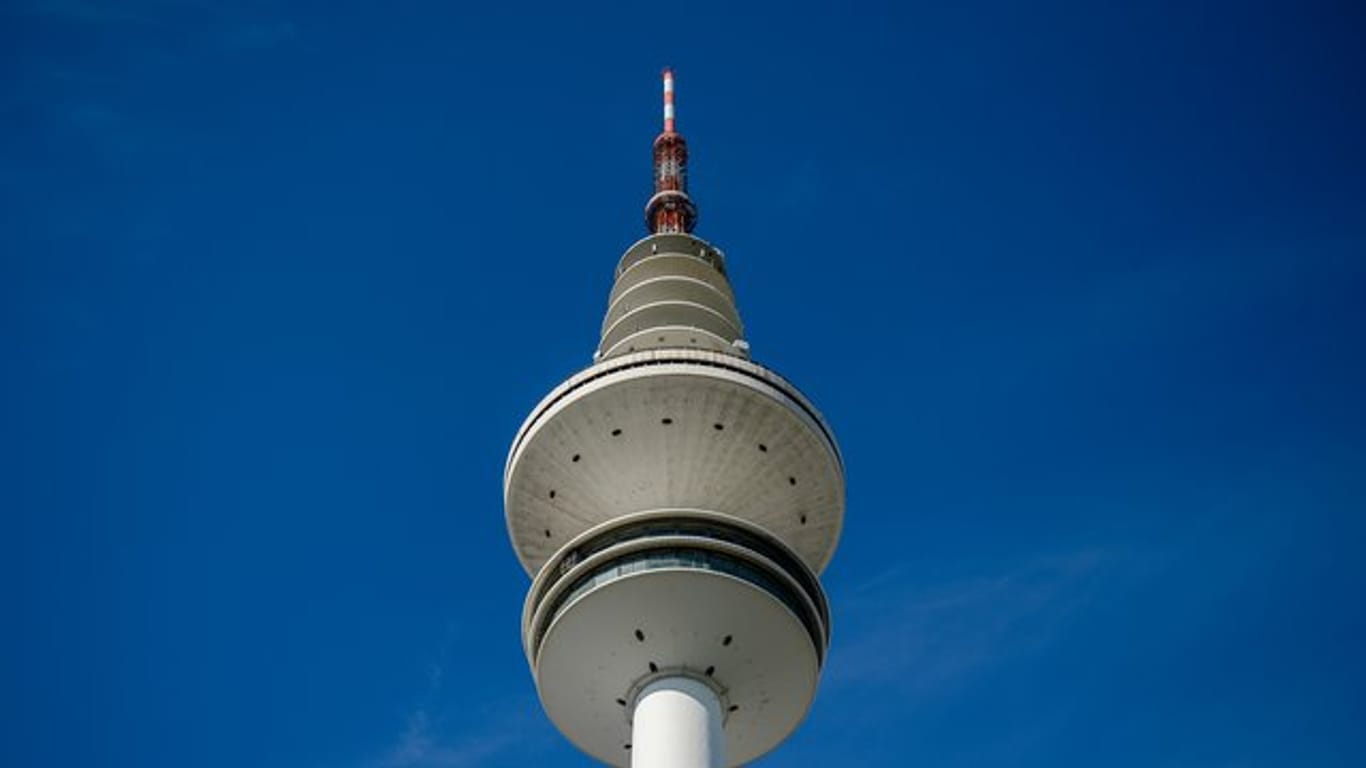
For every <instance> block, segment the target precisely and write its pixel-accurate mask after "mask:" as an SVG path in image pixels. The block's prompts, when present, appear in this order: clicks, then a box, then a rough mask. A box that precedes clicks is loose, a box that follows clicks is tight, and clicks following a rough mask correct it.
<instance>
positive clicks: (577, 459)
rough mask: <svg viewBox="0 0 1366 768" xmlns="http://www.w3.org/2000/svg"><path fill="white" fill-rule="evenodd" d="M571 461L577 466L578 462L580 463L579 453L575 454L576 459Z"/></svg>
mask: <svg viewBox="0 0 1366 768" xmlns="http://www.w3.org/2000/svg"><path fill="white" fill-rule="evenodd" d="M570 461H572V462H574V463H575V464H577V463H578V461H579V455H578V454H577V453H576V454H574V458H572V459H570Z"/></svg>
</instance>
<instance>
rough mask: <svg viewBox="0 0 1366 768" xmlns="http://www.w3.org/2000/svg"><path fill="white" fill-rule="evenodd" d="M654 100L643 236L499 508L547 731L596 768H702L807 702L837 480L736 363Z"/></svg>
mask: <svg viewBox="0 0 1366 768" xmlns="http://www.w3.org/2000/svg"><path fill="white" fill-rule="evenodd" d="M673 97H674V88H673V74H672V73H671V72H670V71H669V70H665V71H664V131H663V132H662V133H661V134H660V135H659V136H658V138H656V139H655V141H654V195H653V196H652V197H651V198H650V200H649V202H648V203H646V205H645V221H646V226H647V229H648V231H649V234H648V235H647V236H646V237H645V238H644V239H642V240H640V241H639V242H637V243H636V244H635V245H632V246H631V247H630V248H628V249H627V250H626V253H625V254H624V255H623V256H622V257H621V260H620V261H619V262H618V263H617V268H616V280H615V282H614V284H613V286H612V291H611V295H610V296H609V297H608V304H607V316H606V318H605V319H604V320H603V323H602V338H601V340H600V342H599V344H598V349H597V352H596V353H595V354H594V356H593V360H594V362H593V364H592V365H591V366H589V367H588V368H587V369H585V370H583V371H580V372H579V373H576V374H574V375H573V376H570V377H569V379H568V380H566V381H565V382H564V383H563V384H560V385H559V386H558V387H556V388H555V389H554V390H553V391H552V392H551V393H550V394H549V395H547V396H546V397H545V399H543V400H542V401H541V402H540V404H539V405H537V406H536V407H535V409H534V410H532V412H531V415H530V416H528V417H527V419H526V422H525V423H523V424H522V428H521V429H520V430H519V431H518V432H517V436H516V438H515V439H514V440H513V443H512V449H511V451H510V453H509V455H508V461H507V467H506V470H505V473H504V478H503V500H504V505H505V507H506V514H507V526H508V534H509V536H510V537H511V538H512V544H513V546H514V547H515V548H516V550H517V556H518V558H520V560H521V562H522V565H523V566H524V567H525V568H526V570H527V573H528V574H531V575H532V576H533V582H532V585H531V590H530V592H529V593H528V594H527V598H526V604H525V607H524V608H523V611H522V643H523V646H524V648H525V650H526V655H527V660H528V661H529V662H530V664H531V671H532V674H533V675H534V676H535V679H536V687H537V690H538V691H539V693H540V698H541V703H542V705H543V706H544V707H545V711H546V714H548V715H549V716H550V719H551V720H552V721H553V722H554V723H555V726H556V727H557V728H559V730H560V731H561V732H562V733H564V735H565V736H566V737H568V739H569V740H570V741H571V742H573V743H574V744H575V746H577V747H578V748H579V749H581V750H583V751H584V752H586V753H587V754H589V755H590V756H592V757H593V758H595V759H597V760H600V761H602V762H604V763H607V764H610V765H617V766H626V765H628V764H629V765H631V766H633V767H634V768H719V767H720V766H730V765H738V764H741V763H748V762H750V761H752V760H755V759H757V758H759V757H760V756H762V755H764V754H766V753H768V752H769V751H770V750H772V749H773V748H774V747H776V746H777V745H778V744H780V743H781V742H782V741H783V740H784V739H785V738H787V736H788V735H789V734H791V733H792V731H793V730H794V729H796V727H797V726H798V724H800V723H801V721H802V719H803V718H804V717H805V715H806V712H807V709H808V708H809V707H810V705H811V701H812V698H813V697H814V696H815V693H816V683H817V679H818V677H819V674H820V670H821V665H822V663H823V662H824V660H825V654H826V649H827V648H828V646H829V640H830V611H829V608H828V606H827V604H826V599H825V593H824V591H823V590H822V589H821V584H820V581H819V580H818V579H817V576H816V575H817V574H818V573H819V572H820V571H821V570H823V569H824V568H825V565H826V563H827V562H828V561H829V560H830V557H831V555H832V554H833V553H834V550H835V545H836V543H837V541H838V540H839V535H840V527H841V524H842V522H843V518H844V469H843V464H842V462H841V459H840V454H839V449H838V448H837V447H836V445H835V440H834V436H833V435H832V434H831V432H830V428H829V427H828V426H827V425H826V423H825V421H824V420H823V419H822V418H821V416H820V414H819V413H818V412H817V411H816V409H815V407H813V406H812V405H811V403H810V402H809V401H808V400H807V399H806V398H805V397H803V396H802V394H801V393H800V392H799V391H797V389H796V387H794V386H792V385H791V384H789V383H788V382H787V381H786V380H785V379H783V378H782V377H781V376H779V375H777V374H776V373H774V372H772V371H770V370H769V369H767V368H765V367H763V366H761V365H758V364H756V363H754V362H752V361H751V360H750V359H749V344H748V343H747V342H746V341H745V340H744V334H743V329H742V326H741V324H740V316H739V313H738V312H737V310H736V306H735V297H734V294H733V293H732V292H731V287H730V282H729V281H728V280H727V278H726V261H725V257H724V256H723V255H722V253H721V251H720V250H719V249H717V248H716V247H715V246H713V245H711V244H709V243H707V242H705V241H703V240H701V239H699V238H697V237H694V236H693V235H692V234H691V232H692V229H693V226H694V224H696V222H697V208H696V206H695V205H694V204H693V201H692V199H691V198H690V197H688V177H687V165H688V145H687V143H686V142H685V141H684V140H683V137H682V136H681V135H680V134H678V133H677V132H676V131H675V130H674V104H673Z"/></svg>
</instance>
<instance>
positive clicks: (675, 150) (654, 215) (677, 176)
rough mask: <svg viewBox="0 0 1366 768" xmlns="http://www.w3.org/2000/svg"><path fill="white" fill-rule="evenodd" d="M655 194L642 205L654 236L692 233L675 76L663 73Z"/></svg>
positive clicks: (693, 212)
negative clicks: (676, 111)
mask: <svg viewBox="0 0 1366 768" xmlns="http://www.w3.org/2000/svg"><path fill="white" fill-rule="evenodd" d="M654 156H655V193H654V196H653V197H651V198H650V201H649V202H648V203H646V204H645V227H646V229H648V230H649V231H650V232H651V233H653V234H657V235H658V234H663V233H667V232H691V231H692V228H693V226H694V225H696V224H697V206H696V205H693V201H692V198H690V197H688V143H687V142H686V141H684V140H683V136H682V135H681V134H679V133H678V132H677V131H675V130H674V73H673V70H672V69H665V70H664V132H663V133H661V134H659V136H658V137H657V138H656V139H655V145H654Z"/></svg>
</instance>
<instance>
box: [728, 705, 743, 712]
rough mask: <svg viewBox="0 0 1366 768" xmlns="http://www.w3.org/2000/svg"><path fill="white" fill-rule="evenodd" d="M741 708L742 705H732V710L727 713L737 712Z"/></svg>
mask: <svg viewBox="0 0 1366 768" xmlns="http://www.w3.org/2000/svg"><path fill="white" fill-rule="evenodd" d="M739 708H740V705H739V704H732V705H730V708H729V709H727V710H726V711H727V712H734V711H735V710H737V709H739Z"/></svg>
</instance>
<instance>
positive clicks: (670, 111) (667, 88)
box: [664, 69, 674, 133]
mask: <svg viewBox="0 0 1366 768" xmlns="http://www.w3.org/2000/svg"><path fill="white" fill-rule="evenodd" d="M664 132H665V133H673V132H674V72H673V70H672V69H666V70H664Z"/></svg>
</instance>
